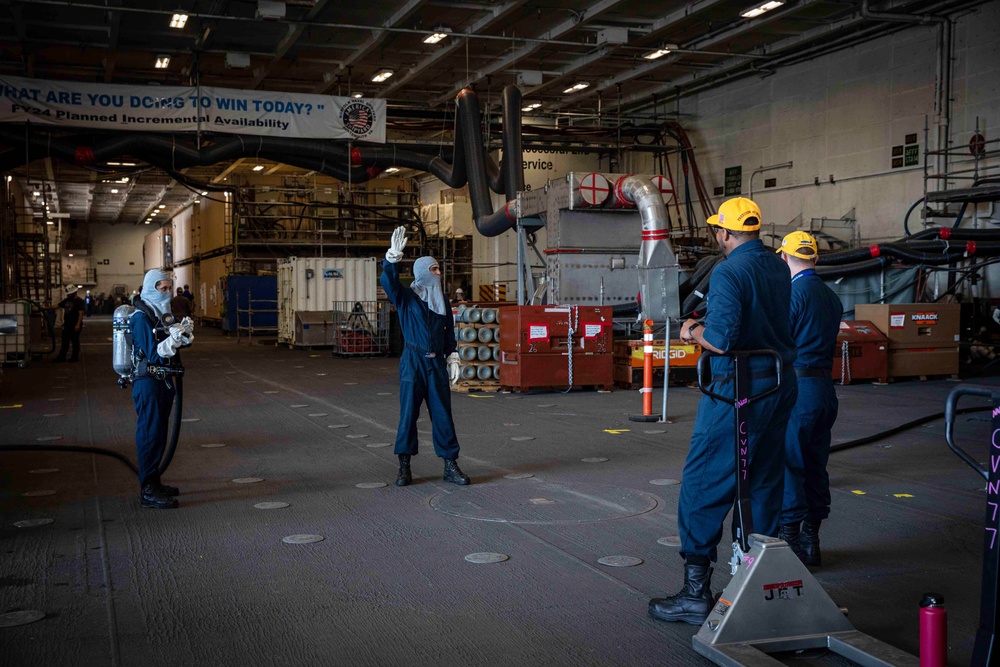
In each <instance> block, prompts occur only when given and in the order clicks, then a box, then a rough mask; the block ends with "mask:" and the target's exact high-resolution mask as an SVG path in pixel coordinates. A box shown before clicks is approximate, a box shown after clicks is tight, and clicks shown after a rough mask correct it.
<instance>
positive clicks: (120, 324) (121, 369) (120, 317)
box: [111, 305, 135, 378]
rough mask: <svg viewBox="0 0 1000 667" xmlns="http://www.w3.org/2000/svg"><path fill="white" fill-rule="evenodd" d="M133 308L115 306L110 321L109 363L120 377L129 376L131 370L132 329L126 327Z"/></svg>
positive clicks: (133, 310)
mask: <svg viewBox="0 0 1000 667" xmlns="http://www.w3.org/2000/svg"><path fill="white" fill-rule="evenodd" d="M134 312H135V308H133V307H132V306H128V305H122V306H118V307H117V308H115V312H114V315H113V316H112V323H111V364H112V366H113V367H114V369H115V373H118V375H120V376H121V377H122V378H130V377H131V376H132V371H133V370H134V368H133V366H132V330H131V329H129V328H128V321H129V318H130V317H132V313H134Z"/></svg>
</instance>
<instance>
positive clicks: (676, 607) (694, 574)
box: [649, 562, 715, 625]
mask: <svg viewBox="0 0 1000 667" xmlns="http://www.w3.org/2000/svg"><path fill="white" fill-rule="evenodd" d="M714 604H715V597H714V596H713V595H712V566H711V564H709V563H705V564H704V565H702V564H696V563H688V562H685V563H684V587H683V588H682V589H681V590H680V591H678V592H677V594H676V595H671V596H670V597H665V598H653V599H652V600H650V601H649V615H650V616H652V617H653V618H657V619H659V620H661V621H679V622H683V623H690V624H691V625H701V624H702V623H704V622H705V619H706V618H708V614H709V612H710V611H712V605H714Z"/></svg>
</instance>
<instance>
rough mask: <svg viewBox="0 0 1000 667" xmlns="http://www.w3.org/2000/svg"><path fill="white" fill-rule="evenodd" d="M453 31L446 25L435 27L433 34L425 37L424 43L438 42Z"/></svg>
mask: <svg viewBox="0 0 1000 667" xmlns="http://www.w3.org/2000/svg"><path fill="white" fill-rule="evenodd" d="M450 32H451V28H448V27H445V26H443V25H441V26H438V27H436V28H434V32H433V34H430V35H427V36H426V37H424V44H437V43H438V42H440V41H441V40H442V39H444V38H445V37H447V36H448V33H450Z"/></svg>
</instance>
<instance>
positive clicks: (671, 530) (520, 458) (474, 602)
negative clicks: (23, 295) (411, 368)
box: [0, 319, 990, 667]
mask: <svg viewBox="0 0 1000 667" xmlns="http://www.w3.org/2000/svg"><path fill="white" fill-rule="evenodd" d="M84 333H85V335H84V347H83V354H82V363H77V364H53V363H49V362H42V363H32V364H30V365H29V366H28V367H27V368H25V369H16V368H10V367H8V368H7V370H6V372H5V375H4V384H3V396H2V398H0V404H2V406H3V409H2V410H0V420H2V428H0V444H4V445H10V444H61V445H87V446H95V447H103V448H108V449H112V450H115V451H118V452H121V453H123V454H125V455H127V456H129V457H131V458H134V456H135V451H134V445H133V433H134V428H135V414H134V412H133V408H132V403H131V399H130V396H129V392H126V391H122V390H120V389H119V388H118V387H117V386H116V385H115V375H114V373H113V371H112V369H111V357H110V342H109V341H110V322H107V321H101V320H96V319H95V320H93V321H88V326H87V327H86V328H85V330H84ZM185 361H186V363H187V368H188V373H187V376H186V384H185V389H186V391H185V407H184V417H185V419H189V420H192V421H187V422H186V423H184V425H183V429H182V435H181V444H180V446H179V447H178V453H177V456H176V457H175V459H174V463H173V464H172V466H171V467H170V470H169V471H168V473H167V475H166V476H165V479H164V481H165V482H167V483H170V484H174V485H176V486H179V487H180V488H181V491H182V495H181V496H180V502H181V507H180V509H179V510H174V511H156V510H142V509H140V508H139V506H138V500H137V493H136V492H137V488H136V486H137V485H136V482H135V478H134V476H133V475H132V473H131V472H129V471H128V470H127V469H126V468H125V466H123V465H122V464H121V463H120V462H118V461H116V460H114V459H112V458H109V457H105V456H96V455H92V454H76V453H51V452H44V453H36V452H30V453H19V452H18V453H12V452H2V453H0V455H2V457H3V458H2V460H3V464H2V466H0V498H2V501H3V502H2V506H0V524H2V526H0V548H2V550H3V556H2V559H0V563H2V566H0V613H4V612H9V611H13V610H20V609H35V610H41V611H43V612H45V614H46V616H45V618H44V619H42V620H40V621H38V622H35V623H32V624H29V625H22V626H19V627H8V628H0V647H2V648H0V664H3V665H18V666H22V665H45V666H53V665H142V666H143V667H154V666H157V665H285V664H307V665H347V664H350V665H434V666H450V665H573V666H580V665H707V664H709V663H708V662H707V661H705V660H704V659H702V658H701V657H700V656H698V655H697V654H695V653H694V651H693V650H692V648H691V637H692V635H693V634H694V633H695V632H696V628H695V627H693V626H688V625H678V624H669V623H662V622H659V621H655V620H652V619H650V618H649V617H648V616H647V615H646V602H647V599H648V598H649V597H651V596H660V595H663V594H666V593H672V592H674V591H675V590H676V589H677V588H678V587H679V585H680V583H681V578H682V568H681V565H682V561H681V559H680V558H679V557H678V556H677V549H676V548H675V547H670V546H664V545H661V544H659V543H658V542H657V540H658V539H659V538H661V537H665V536H672V535H673V536H675V535H676V534H677V524H676V511H677V497H678V490H679V486H677V485H662V484H657V483H654V482H652V480H657V481H662V480H664V479H670V478H672V479H680V477H681V471H682V468H683V464H684V458H685V455H686V453H687V446H688V438H689V436H690V432H691V426H692V422H693V419H694V413H695V406H696V403H697V401H698V398H699V393H698V391H697V389H690V388H677V389H671V390H670V393H669V398H670V410H669V414H670V415H671V416H672V417H673V418H675V420H676V421H675V423H673V424H669V425H662V424H637V423H632V422H629V421H628V418H627V416H628V414H630V413H632V412H634V411H636V409H637V408H638V407H639V405H640V399H639V394H638V393H637V392H635V391H615V392H613V393H611V394H599V393H595V392H583V391H574V392H572V393H569V394H561V393H538V394H527V395H505V394H485V395H476V394H454V395H453V402H454V412H455V419H456V423H457V428H458V432H459V437H460V441H461V443H462V455H461V461H460V462H461V465H462V467H463V469H464V470H465V472H466V473H468V474H469V475H470V476H471V477H472V478H473V485H472V486H469V487H464V488H463V487H458V486H454V485H450V484H444V483H443V482H442V481H441V478H440V473H441V464H440V461H439V460H438V459H437V458H436V457H435V456H434V453H433V449H432V447H431V443H430V424H429V422H427V421H426V417H424V419H423V421H421V425H422V428H421V431H422V433H421V447H422V455H421V456H419V457H416V458H415V459H414V474H415V477H416V479H415V480H414V484H413V485H412V486H410V487H407V488H402V489H401V488H396V487H395V486H393V485H392V482H393V480H394V478H395V472H396V460H395V457H394V456H393V454H392V449H391V447H390V446H383V445H386V443H391V442H392V440H393V437H394V433H395V428H396V420H397V416H398V405H397V400H398V397H397V389H398V382H397V373H396V369H397V361H396V360H394V359H341V358H335V357H332V356H331V355H330V352H329V350H321V351H312V352H310V351H303V350H288V349H284V348H276V347H273V346H260V345H254V346H247V345H245V344H243V345H237V344H236V342H235V340H233V339H227V338H224V337H222V336H221V335H220V334H219V332H217V331H214V330H204V329H203V330H200V331H199V332H198V340H197V341H196V345H195V347H194V348H192V349H191V350H190V351H188V352H187V353H186V355H185ZM955 386H956V385H955V383H953V382H933V381H932V382H904V383H896V384H892V385H890V386H878V387H877V386H872V385H869V384H860V385H854V386H847V387H838V390H837V391H838V395H839V396H840V401H841V404H840V405H841V408H840V419H839V420H838V422H837V425H836V428H835V430H834V442H835V443H836V442H844V441H848V440H851V439H854V438H857V437H861V436H864V435H868V434H871V433H874V432H877V431H880V430H883V429H885V428H888V427H890V426H894V425H896V424H900V423H903V422H906V421H909V420H911V419H915V418H917V417H921V416H924V415H926V414H929V413H934V412H939V411H941V410H943V406H944V399H945V396H946V395H947V393H948V392H949V391H950V390H951V389H952V388H953V387H955ZM655 401H656V404H657V405H658V404H659V403H658V402H659V394H658V393H657V398H656V399H655ZM969 404H972V399H969V400H968V403H966V402H963V405H969ZM988 418H989V415H988V413H975V414H967V415H963V416H961V417H960V418H959V422H958V424H957V427H958V433H959V436H960V439H961V440H962V441H963V442H967V443H981V444H982V446H979V447H976V446H973V445H970V450H971V451H972V452H973V453H974V455H975V456H977V457H985V456H986V454H985V452H986V444H985V443H986V442H987V441H988V438H989V428H990V425H989V421H988ZM336 426H342V428H335V427H336ZM56 437H58V438H61V439H60V440H57V441H52V440H50V439H51V438H56ZM527 438H531V439H527ZM40 441H41V442H40ZM211 444H224V445H225V446H224V447H206V445H211ZM592 458H606V459H607V461H605V462H587V459H592ZM41 469H58V470H57V471H55V472H49V473H40V472H38V471H39V470H41ZM33 471H34V472H33ZM513 473H530V474H531V475H533V476H531V477H525V478H522V479H510V478H508V476H509V475H511V474H513ZM830 473H831V478H832V486H833V497H834V509H833V512H834V514H833V517H832V518H831V519H830V520H829V521H828V522H826V523H825V524H824V526H823V532H822V539H823V550H824V554H823V557H824V566H823V567H822V568H819V569H817V570H816V571H815V574H816V576H817V578H818V579H819V581H820V582H821V583H822V584H823V585H824V586H825V587H826V589H827V591H828V592H829V593H830V594H831V596H832V597H833V599H834V600H835V601H836V602H837V603H838V604H840V605H842V606H845V607H847V608H848V609H849V610H850V619H851V620H852V622H853V623H854V625H855V626H856V627H857V628H858V629H859V630H861V631H862V632H866V633H868V634H871V635H873V636H874V637H876V638H878V639H881V640H883V641H886V642H889V643H891V644H893V645H896V646H898V647H900V648H902V649H904V650H906V651H908V652H910V653H913V654H916V653H917V651H918V602H919V601H920V598H921V594H922V593H923V592H925V591H935V592H938V593H941V594H943V595H944V596H945V599H946V603H947V608H948V612H949V644H950V663H951V664H954V665H961V664H969V661H970V658H971V651H972V641H973V637H974V635H975V630H976V627H977V624H978V614H979V601H980V598H979V590H980V568H981V558H982V542H983V526H982V517H983V513H984V509H985V508H984V505H985V494H984V493H983V482H982V480H981V478H978V477H977V476H976V475H975V474H974V473H973V471H972V470H971V469H969V468H968V467H967V466H966V465H965V464H964V463H962V462H961V461H959V459H958V458H957V457H956V456H954V455H953V454H952V453H951V452H950V451H949V450H948V449H947V447H946V445H945V442H944V427H943V422H942V421H940V420H939V421H935V422H932V423H930V424H927V425H926V426H923V427H919V428H916V429H913V430H910V431H907V432H905V433H902V434H900V435H897V436H894V437H891V438H888V439H885V440H882V441H880V442H878V443H876V444H872V445H867V446H864V447H859V448H854V449H851V450H848V451H845V452H841V453H836V454H834V455H833V456H832V457H831V462H830ZM243 477H260V478H263V481H262V482H259V483H252V484H237V483H234V482H233V481H232V480H234V479H236V478H243ZM366 482H386V483H387V484H388V485H387V486H384V487H381V488H359V487H358V485H359V484H364V483H366ZM43 490H52V491H54V492H55V493H53V494H50V495H33V492H38V491H43ZM264 501H280V502H286V503H289V506H288V507H287V508H284V509H272V510H261V509H256V508H255V507H254V505H255V504H256V503H260V502H264ZM40 518H51V519H54V522H53V523H51V524H49V525H44V526H40V527H34V528H17V527H14V525H13V524H14V523H15V522H16V521H20V520H25V519H40ZM293 534H318V535H322V536H323V537H324V538H325V539H324V540H323V541H321V542H316V543H311V544H287V543H283V542H282V538H284V537H285V536H289V535H293ZM725 534H727V535H728V529H727V531H726V533H725ZM475 552H499V553H503V554H506V555H508V556H509V560H507V561H505V562H502V563H498V564H472V563H469V562H467V561H466V560H464V558H465V556H466V555H468V554H471V553H475ZM609 555H629V556H636V557H638V558H641V559H642V560H643V562H642V564H641V565H638V566H635V567H606V566H603V565H600V564H599V563H598V559H600V558H601V557H603V556H609ZM725 558H726V556H725V555H723V556H722V557H721V558H720V560H724V559H725ZM728 580H729V574H728V568H727V567H725V566H722V565H721V564H720V567H718V568H717V570H716V574H715V578H714V589H715V590H716V591H720V590H721V589H722V587H723V586H724V585H725V583H726V582H727V581H728ZM791 662H792V663H794V664H799V665H802V664H812V663H813V662H821V663H824V664H830V663H837V659H830V658H829V657H823V656H818V657H814V658H804V659H803V658H799V659H793V660H791Z"/></svg>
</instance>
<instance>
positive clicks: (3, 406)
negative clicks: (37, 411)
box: [0, 403, 24, 410]
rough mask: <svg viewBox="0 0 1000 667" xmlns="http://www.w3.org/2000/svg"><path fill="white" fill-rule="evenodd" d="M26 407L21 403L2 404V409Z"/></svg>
mask: <svg viewBox="0 0 1000 667" xmlns="http://www.w3.org/2000/svg"><path fill="white" fill-rule="evenodd" d="M22 407H24V405H23V404H21V403H15V404H14V405H0V410H9V409H11V408H22Z"/></svg>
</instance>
